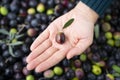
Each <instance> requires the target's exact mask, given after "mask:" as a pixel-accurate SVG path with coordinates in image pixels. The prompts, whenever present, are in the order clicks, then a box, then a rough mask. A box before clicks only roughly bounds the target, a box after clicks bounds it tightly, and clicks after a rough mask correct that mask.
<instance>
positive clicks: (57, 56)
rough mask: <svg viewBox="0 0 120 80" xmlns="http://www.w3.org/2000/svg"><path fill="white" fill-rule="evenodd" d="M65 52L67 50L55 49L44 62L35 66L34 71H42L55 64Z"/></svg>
mask: <svg viewBox="0 0 120 80" xmlns="http://www.w3.org/2000/svg"><path fill="white" fill-rule="evenodd" d="M66 53H67V50H60V51H57V52H56V53H54V54H53V55H52V56H51V57H49V58H48V59H47V60H45V61H44V62H42V63H41V64H39V65H38V66H37V67H36V69H35V71H36V72H42V71H44V70H46V69H48V68H50V67H52V66H54V65H55V64H57V63H58V62H60V61H61V60H62V59H63V58H64V57H65V55H66Z"/></svg>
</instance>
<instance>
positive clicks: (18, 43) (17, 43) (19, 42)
mask: <svg viewBox="0 0 120 80" xmlns="http://www.w3.org/2000/svg"><path fill="white" fill-rule="evenodd" d="M22 44H23V42H22V41H17V42H14V43H10V44H8V45H10V46H19V45H22Z"/></svg>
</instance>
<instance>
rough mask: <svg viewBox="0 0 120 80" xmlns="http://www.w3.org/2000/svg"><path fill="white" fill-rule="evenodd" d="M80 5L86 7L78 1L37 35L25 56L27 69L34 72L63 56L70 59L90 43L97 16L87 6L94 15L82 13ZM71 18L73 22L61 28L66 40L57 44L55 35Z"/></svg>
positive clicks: (47, 66)
mask: <svg viewBox="0 0 120 80" xmlns="http://www.w3.org/2000/svg"><path fill="white" fill-rule="evenodd" d="M81 6H84V7H87V6H86V5H84V4H83V3H82V2H80V3H79V4H78V5H77V6H76V7H75V8H74V9H72V10H71V11H69V12H68V13H66V14H64V15H63V16H61V17H59V18H57V19H56V20H54V21H53V22H52V23H51V24H50V25H49V26H48V28H47V29H46V30H45V31H44V32H43V33H41V34H40V35H39V36H38V37H37V39H36V40H35V41H34V42H33V44H32V45H31V51H32V52H31V53H30V55H29V56H28V57H27V62H28V65H27V69H28V70H32V69H34V68H35V71H36V72H42V71H44V70H46V69H48V68H50V67H52V66H54V65H55V64H57V63H59V62H60V61H61V60H62V59H64V58H65V57H67V59H70V58H72V57H73V56H75V55H79V54H80V53H82V52H83V51H84V50H85V49H86V48H87V47H88V46H89V45H90V44H91V43H92V41H93V30H94V23H95V21H96V20H97V17H98V16H97V14H96V13H95V12H94V11H92V10H89V8H88V7H87V9H88V10H89V11H91V12H90V13H91V15H93V14H94V16H91V15H90V16H88V15H86V14H84V11H83V10H84V9H83V10H82V8H81V9H80V7H81ZM92 13H93V14H92ZM71 18H74V22H73V23H72V24H71V25H70V26H69V27H67V28H65V29H64V30H63V31H64V34H65V36H66V42H65V43H64V44H58V43H57V42H56V41H55V36H56V34H57V33H58V32H59V31H61V30H62V28H63V25H64V24H65V23H66V22H67V21H68V20H70V19H71ZM90 18H91V19H90Z"/></svg>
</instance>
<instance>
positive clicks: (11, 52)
mask: <svg viewBox="0 0 120 80" xmlns="http://www.w3.org/2000/svg"><path fill="white" fill-rule="evenodd" d="M9 53H10V55H11V56H13V57H16V56H15V55H14V53H13V48H12V46H10V45H9Z"/></svg>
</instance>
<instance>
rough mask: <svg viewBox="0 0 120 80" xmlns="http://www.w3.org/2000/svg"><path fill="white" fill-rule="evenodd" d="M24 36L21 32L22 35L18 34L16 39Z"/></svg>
mask: <svg viewBox="0 0 120 80" xmlns="http://www.w3.org/2000/svg"><path fill="white" fill-rule="evenodd" d="M23 36H24V34H20V35H16V36H15V38H16V39H19V38H21V37H23Z"/></svg>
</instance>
